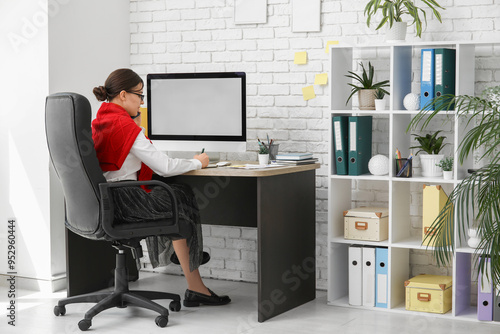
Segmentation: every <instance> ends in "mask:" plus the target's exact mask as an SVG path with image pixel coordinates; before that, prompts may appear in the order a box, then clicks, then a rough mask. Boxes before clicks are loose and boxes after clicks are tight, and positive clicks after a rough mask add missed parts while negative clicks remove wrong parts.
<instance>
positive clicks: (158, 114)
mask: <svg viewBox="0 0 500 334" xmlns="http://www.w3.org/2000/svg"><path fill="white" fill-rule="evenodd" d="M147 102H148V136H149V138H150V139H151V140H152V141H153V144H154V145H155V146H156V147H157V148H158V149H159V150H162V151H194V152H196V151H201V150H202V149H203V148H204V149H205V151H207V152H244V151H246V75H245V73H244V72H222V73H215V72H214V73H164V74H148V76H147Z"/></svg>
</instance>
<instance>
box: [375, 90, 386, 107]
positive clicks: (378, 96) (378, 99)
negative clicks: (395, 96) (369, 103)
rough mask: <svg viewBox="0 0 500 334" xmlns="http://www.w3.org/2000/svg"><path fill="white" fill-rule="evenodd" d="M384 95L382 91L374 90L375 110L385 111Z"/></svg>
mask: <svg viewBox="0 0 500 334" xmlns="http://www.w3.org/2000/svg"><path fill="white" fill-rule="evenodd" d="M384 96H385V93H384V91H383V90H382V89H380V88H378V89H376V90H375V110H385V100H384Z"/></svg>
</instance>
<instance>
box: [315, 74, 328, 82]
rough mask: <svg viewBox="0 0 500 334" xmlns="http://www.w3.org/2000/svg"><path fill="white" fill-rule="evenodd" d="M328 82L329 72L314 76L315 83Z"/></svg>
mask: <svg viewBox="0 0 500 334" xmlns="http://www.w3.org/2000/svg"><path fill="white" fill-rule="evenodd" d="M327 83H328V73H321V74H316V76H315V77H314V84H315V85H326V84H327Z"/></svg>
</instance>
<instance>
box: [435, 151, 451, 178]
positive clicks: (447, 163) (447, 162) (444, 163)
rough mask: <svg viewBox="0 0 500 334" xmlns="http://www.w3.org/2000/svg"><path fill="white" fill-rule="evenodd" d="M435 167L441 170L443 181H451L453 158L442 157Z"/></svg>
mask: <svg viewBox="0 0 500 334" xmlns="http://www.w3.org/2000/svg"><path fill="white" fill-rule="evenodd" d="M436 166H438V167H441V169H442V170H443V179H445V180H451V179H453V157H444V158H443V159H441V160H440V161H439V163H437V164H436Z"/></svg>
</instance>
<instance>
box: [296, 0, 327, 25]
mask: <svg viewBox="0 0 500 334" xmlns="http://www.w3.org/2000/svg"><path fill="white" fill-rule="evenodd" d="M320 22H321V0H292V31H293V32H310V31H320V30H321V24H320Z"/></svg>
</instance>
